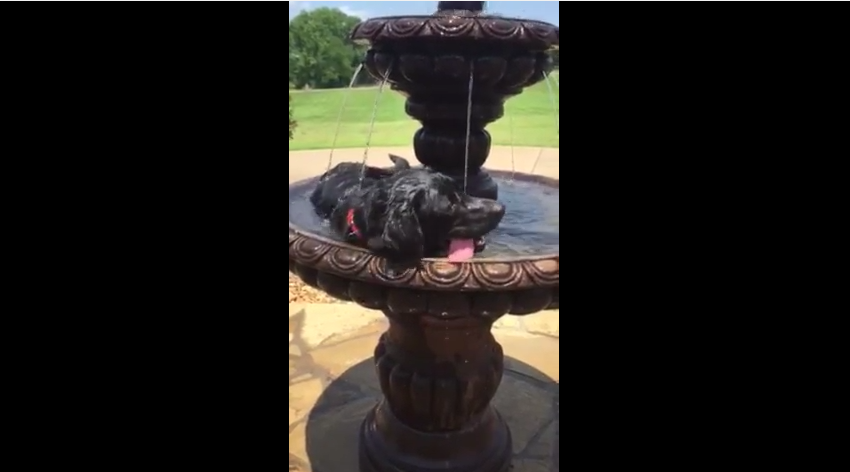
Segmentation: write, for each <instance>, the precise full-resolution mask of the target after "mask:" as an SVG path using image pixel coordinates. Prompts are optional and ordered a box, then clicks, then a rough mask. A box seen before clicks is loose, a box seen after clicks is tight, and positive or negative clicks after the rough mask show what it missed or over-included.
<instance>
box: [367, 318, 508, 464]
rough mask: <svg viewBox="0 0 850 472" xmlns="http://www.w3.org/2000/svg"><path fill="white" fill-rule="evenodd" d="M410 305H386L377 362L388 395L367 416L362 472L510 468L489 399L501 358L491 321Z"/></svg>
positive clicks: (501, 426)
mask: <svg viewBox="0 0 850 472" xmlns="http://www.w3.org/2000/svg"><path fill="white" fill-rule="evenodd" d="M402 303H404V302H402ZM405 305H407V307H408V308H409V310H406V309H402V310H399V309H398V308H401V307H396V310H395V311H390V310H385V311H384V314H385V315H387V316H388V317H389V319H390V328H389V330H388V331H387V332H386V333H385V334H384V335H383V336H382V337H381V341H380V343H379V344H378V347H377V348H376V349H375V362H376V367H377V372H378V378H379V380H380V385H381V391H382V392H383V393H384V397H385V398H384V401H383V402H382V403H381V404H380V405H379V406H378V407H377V408H376V409H375V410H374V411H373V412H372V413H371V414H370V415H369V417H367V418H366V421H364V423H363V429H362V431H361V438H360V441H361V444H360V446H361V459H360V468H361V471H362V472H389V471H395V470H403V471H411V472H412V471H431V470H434V471H436V470H440V471H463V472H473V471H475V472H478V471H481V472H502V471H504V470H506V468H507V465H508V464H509V462H510V455H511V435H510V431H509V430H508V428H507V426H506V425H505V422H504V420H502V418H501V417H500V416H499V414H498V412H496V410H494V409H493V408H492V407H491V406H490V401H491V400H492V399H493V396H494V395H495V394H496V390H497V389H498V387H499V383H500V382H501V380H502V372H503V360H504V357H503V355H502V348H501V346H500V345H499V344H498V343H497V342H496V341H495V339H493V335H492V334H491V333H490V329H491V325H492V323H493V320H492V319H489V318H486V317H471V316H469V314H466V316H463V317H458V315H459V313H458V312H457V306H454V307H452V315H453V317H452V318H448V317H444V316H440V314H439V313H430V312H429V311H430V310H429V311H420V310H419V309H416V308H414V307H411V306H410V305H409V304H407V303H405ZM423 308H424V307H423ZM399 311H408V312H407V313H399Z"/></svg>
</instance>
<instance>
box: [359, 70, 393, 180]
mask: <svg viewBox="0 0 850 472" xmlns="http://www.w3.org/2000/svg"><path fill="white" fill-rule="evenodd" d="M392 70H393V64H392V63H390V65H389V66H387V71H386V72H385V73H384V76H383V77H382V78H381V85H379V86H378V95H377V96H376V97H375V104H374V105H373V106H372V120H371V121H370V122H369V134H367V135H366V149H365V150H364V151H363V162H362V164H363V168H362V169H360V182H359V185H360V187H363V179H364V178H365V177H366V161H367V160H369V148H370V147H371V146H372V133H373V132H374V131H375V119H377V117H378V105H379V104H380V103H381V95H383V94H384V86H385V85H387V80H389V78H390V72H392Z"/></svg>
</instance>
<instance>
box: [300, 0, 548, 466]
mask: <svg viewBox="0 0 850 472" xmlns="http://www.w3.org/2000/svg"><path fill="white" fill-rule="evenodd" d="M483 4H484V2H440V5H439V10H440V11H438V12H437V13H436V14H434V15H431V16H411V17H391V18H376V19H371V20H367V21H365V22H363V23H361V24H359V25H357V27H355V29H354V31H353V32H352V38H353V39H354V40H356V41H361V42H365V43H368V44H370V45H371V49H370V50H369V52H368V53H367V56H366V60H365V67H366V69H367V70H368V71H369V72H370V73H371V74H372V75H373V76H374V77H375V78H377V79H378V80H384V79H386V80H387V81H388V82H389V84H391V86H392V88H393V89H394V90H397V91H399V92H401V93H403V94H404V95H405V96H406V97H407V102H406V107H405V109H406V111H407V113H408V114H409V115H410V116H412V117H414V118H415V119H417V120H419V121H420V122H421V123H422V128H421V129H420V130H419V131H417V132H416V135H415V136H414V139H413V145H414V149H415V152H416V157H417V159H418V160H419V161H420V162H421V163H422V164H424V165H426V166H430V167H433V168H434V169H437V170H439V171H441V172H444V173H447V174H450V175H453V176H454V177H455V178H456V179H457V180H458V181H462V180H464V178H465V177H464V173H465V172H466V173H467V177H466V178H467V179H468V184H469V187H468V192H469V193H470V194H472V195H476V196H481V197H489V198H496V196H497V194H498V188H497V186H496V183H495V182H494V181H493V179H492V178H491V177H490V176H489V175H488V174H487V173H486V172H485V171H484V170H482V166H483V165H484V163H485V161H486V160H487V157H488V154H489V152H490V135H489V134H488V133H487V131H486V130H485V129H484V128H485V126H486V125H487V124H488V123H491V122H493V121H495V120H497V119H499V118H500V117H501V116H502V114H503V112H504V102H505V100H506V99H507V98H509V97H511V96H513V95H516V94H519V93H521V92H522V89H523V88H525V87H528V86H530V85H533V84H535V83H537V82H539V81H541V80H543V79H544V77H545V72H546V71H547V70H548V69H549V68H550V67H551V60H550V59H549V57H548V55H547V54H546V51H547V50H549V49H550V48H552V47H553V46H556V45H558V44H559V29H558V27H556V26H553V25H550V24H547V23H542V22H537V21H529V20H515V19H505V18H498V17H490V16H485V15H483V14H482V8H483ZM470 79H472V80H471V82H472V83H471V90H472V94H471V108H470ZM468 118H469V119H468ZM467 126H468V128H467ZM467 130H468V136H469V140H468V149H467ZM494 174H497V172H496V171H494ZM504 175H505V176H507V175H510V174H507V173H504ZM515 178H516V179H517V180H519V181H525V183H526V184H528V185H538V186H540V187H543V188H545V189H553V188H554V189H557V188H558V181H557V180H555V179H546V178H543V177H540V176H527V175H524V174H515ZM314 185H315V182H314V181H312V180H311V181H305V182H302V183H301V184H296V185H293V186H292V187H290V200H291V201H296V200H297V199H299V198H303V195H304V194H305V193H306V192H309V191H311V190H312V188H313V187H314ZM559 261H560V258H559V255H558V254H545V255H538V256H523V257H501V258H494V259H488V258H475V259H472V260H471V261H467V262H463V263H459V264H456V263H448V262H447V261H443V260H423V261H421V263H420V265H419V266H418V267H409V268H403V269H402V268H397V267H392V266H391V265H390V264H389V263H388V262H387V261H386V260H385V259H383V258H382V257H380V256H378V255H375V254H371V253H369V252H368V251H366V250H365V249H362V248H358V247H354V246H350V245H348V244H345V243H341V242H336V241H332V240H330V239H328V238H323V237H318V236H316V235H314V234H312V233H311V232H310V231H309V230H308V229H306V228H304V227H301V226H299V225H298V224H295V223H293V222H292V220H290V224H289V266H290V270H291V271H293V272H295V273H297V274H298V275H299V276H300V277H301V278H302V279H303V280H304V281H305V282H306V283H308V284H310V285H313V286H316V287H318V288H320V289H322V290H324V291H325V292H327V293H328V294H330V295H332V296H334V297H336V298H339V299H342V300H352V301H354V302H356V303H358V304H360V305H362V306H364V307H367V308H371V309H375V310H381V311H382V312H383V313H384V314H385V315H386V316H387V317H388V318H389V320H390V328H389V330H388V331H387V332H386V333H385V334H384V335H383V336H382V338H381V340H380V343H379V344H378V347H377V348H376V349H375V364H376V370H377V374H378V378H379V380H380V386H381V391H382V392H383V394H384V398H383V399H382V401H381V402H380V403H379V404H378V406H377V407H376V408H375V409H374V410H373V411H372V412H370V413H369V416H368V417H367V418H366V419H365V421H364V422H363V426H362V428H361V433H360V470H361V472H507V470H508V469H509V468H510V459H511V452H512V451H511V434H510V431H509V429H508V427H507V425H506V424H505V421H504V420H503V419H502V417H501V416H500V415H499V413H498V412H496V410H495V409H493V407H492V406H490V402H491V400H492V399H493V396H494V395H495V393H496V391H497V389H498V387H499V383H500V382H501V379H502V373H503V360H504V357H503V354H502V348H501V346H499V344H498V343H497V342H496V341H495V340H494V339H493V336H492V334H491V328H492V325H493V322H494V321H496V320H497V319H499V318H500V317H502V316H504V315H506V314H514V315H527V314H531V313H536V312H538V311H541V310H544V309H547V308H558V307H559V292H560V286H559V278H560V265H559V264H560V262H559ZM330 453H332V451H330Z"/></svg>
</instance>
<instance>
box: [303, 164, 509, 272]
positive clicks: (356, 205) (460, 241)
mask: <svg viewBox="0 0 850 472" xmlns="http://www.w3.org/2000/svg"><path fill="white" fill-rule="evenodd" d="M390 159H392V161H393V163H394V164H395V167H394V168H391V169H381V168H377V167H369V166H367V167H366V169H365V173H363V166H362V165H361V164H353V163H343V164H339V165H337V166H336V167H334V168H333V169H331V170H330V171H328V172H327V173H325V174H324V175H322V177H321V178H320V179H319V183H318V185H317V186H316V189H315V190H314V191H313V194H312V195H311V196H310V201H311V202H312V204H313V206H314V208H315V209H316V213H317V214H318V215H319V216H321V217H322V218H326V219H328V220H329V222H330V226H331V229H332V230H333V232H334V233H336V234H337V235H339V236H340V237H343V238H344V239H345V240H346V241H347V242H349V243H352V244H356V245H360V246H363V247H366V248H368V249H370V250H372V251H376V252H379V253H381V254H383V255H385V256H387V257H389V258H391V259H395V260H414V259H419V258H422V257H442V256H446V255H448V256H449V259H450V260H453V261H461V260H465V259H468V258H470V257H472V255H473V253H474V252H476V251H479V250H481V249H483V247H484V244H483V237H484V235H486V234H487V233H489V232H490V231H492V230H494V229H495V228H496V227H497V226H498V225H499V222H501V221H502V217H504V216H505V207H504V206H503V205H501V204H499V203H498V202H496V201H494V200H487V199H483V198H476V197H470V196H468V195H465V194H464V193H463V192H462V191H461V189H459V188H458V186H457V184H456V183H455V181H454V180H453V179H452V178H451V177H448V176H446V175H443V174H440V173H437V172H434V171H433V170H430V169H425V168H417V169H412V168H411V167H410V165H409V164H408V162H407V161H406V160H405V159H404V158H401V157H398V156H393V155H391V156H390ZM361 174H363V176H362V185H361Z"/></svg>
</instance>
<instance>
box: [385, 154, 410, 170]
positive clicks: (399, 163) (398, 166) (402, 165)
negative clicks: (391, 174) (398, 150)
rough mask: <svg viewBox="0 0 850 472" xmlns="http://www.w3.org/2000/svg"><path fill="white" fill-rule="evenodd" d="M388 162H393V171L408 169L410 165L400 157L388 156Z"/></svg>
mask: <svg viewBox="0 0 850 472" xmlns="http://www.w3.org/2000/svg"><path fill="white" fill-rule="evenodd" d="M390 160H391V161H393V164H395V170H405V169H410V163H409V162H407V159H405V158H403V157H401V156H396V155H395V154H390Z"/></svg>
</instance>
